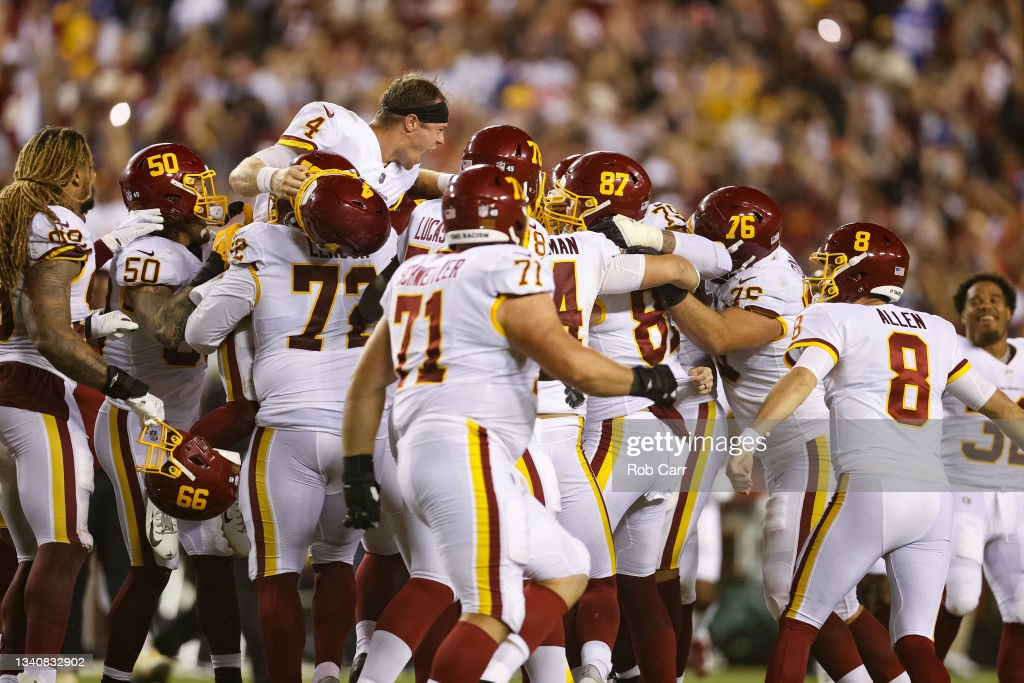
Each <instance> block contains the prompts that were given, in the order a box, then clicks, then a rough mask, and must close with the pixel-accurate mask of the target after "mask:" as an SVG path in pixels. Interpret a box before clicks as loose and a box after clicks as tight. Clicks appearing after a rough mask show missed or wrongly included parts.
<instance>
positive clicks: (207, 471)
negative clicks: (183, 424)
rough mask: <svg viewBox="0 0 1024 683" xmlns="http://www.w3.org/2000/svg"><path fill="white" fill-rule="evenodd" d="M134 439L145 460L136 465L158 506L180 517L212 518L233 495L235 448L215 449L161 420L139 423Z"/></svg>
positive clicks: (236, 476)
mask: <svg viewBox="0 0 1024 683" xmlns="http://www.w3.org/2000/svg"><path fill="white" fill-rule="evenodd" d="M138 442H139V443H140V444H142V445H144V446H146V461H145V463H144V464H143V465H138V466H136V470H138V471H139V472H142V473H143V482H144V484H145V487H146V493H147V494H148V496H149V499H150V500H152V501H153V504H154V505H156V507H157V508H159V509H160V510H161V511H163V512H165V513H167V514H169V515H171V516H172V517H177V518H179V519H187V520H204V519H211V518H213V517H216V516H217V515H219V514H221V513H222V512H224V511H225V510H227V509H228V507H230V506H231V504H232V503H234V502H235V500H237V499H238V483H239V476H240V469H241V468H240V466H241V460H240V459H239V457H238V454H236V453H231V452H230V451H219V450H216V449H214V448H212V447H211V446H210V444H209V443H208V442H207V441H206V439H204V438H202V437H199V436H195V437H193V436H191V435H187V434H182V433H181V432H179V431H178V430H176V429H175V428H174V427H171V426H170V425H168V424H167V423H165V422H159V423H158V424H157V425H154V426H143V428H142V433H141V434H140V435H139V438H138Z"/></svg>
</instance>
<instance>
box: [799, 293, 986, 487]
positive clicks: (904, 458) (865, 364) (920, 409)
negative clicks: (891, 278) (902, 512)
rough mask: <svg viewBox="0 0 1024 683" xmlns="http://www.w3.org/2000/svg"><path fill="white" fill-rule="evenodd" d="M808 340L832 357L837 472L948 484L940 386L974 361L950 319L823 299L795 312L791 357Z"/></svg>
mask: <svg viewBox="0 0 1024 683" xmlns="http://www.w3.org/2000/svg"><path fill="white" fill-rule="evenodd" d="M804 347H818V348H821V349H824V350H825V351H826V352H828V354H829V355H830V356H831V357H832V360H833V361H834V362H835V366H834V367H833V368H832V369H831V370H830V371H829V372H828V374H827V375H825V376H824V378H822V384H823V385H824V388H825V401H826V403H827V404H828V407H829V409H830V412H831V424H832V439H831V454H832V463H833V465H834V467H835V469H836V471H837V475H838V474H840V473H847V472H856V473H866V474H877V475H879V476H880V477H881V480H882V481H883V482H885V481H887V480H888V479H890V478H891V480H892V481H894V482H900V483H904V482H907V481H910V482H915V481H917V482H928V483H929V484H930V485H938V486H942V487H945V486H946V475H945V474H944V473H943V468H942V461H941V458H940V452H941V441H942V436H943V434H942V393H943V391H944V390H945V388H946V384H947V383H948V382H951V381H953V380H954V379H957V378H959V377H960V376H962V375H963V374H964V373H965V372H967V371H968V370H969V368H970V363H968V361H967V359H966V358H965V357H964V353H963V350H962V349H961V348H960V344H959V342H958V340H957V334H956V330H955V329H954V327H953V325H952V324H950V323H949V322H948V321H946V320H944V319H942V318H940V317H938V316H936V315H931V314H928V313H918V312H917V311H912V310H910V309H907V308H902V307H900V306H896V305H893V304H886V305H882V306H865V305H862V304H847V303H818V304H813V305H811V306H809V307H807V308H806V309H805V310H804V311H803V313H802V314H801V315H800V316H799V317H798V318H797V320H796V322H795V325H794V330H793V341H792V343H791V344H790V347H789V350H788V351H787V352H786V353H787V356H788V357H789V358H790V360H792V359H793V358H795V357H796V356H797V355H799V350H800V349H802V348H804ZM883 485H884V484H883ZM896 486H898V484H896ZM894 490H899V489H898V488H896V489H894Z"/></svg>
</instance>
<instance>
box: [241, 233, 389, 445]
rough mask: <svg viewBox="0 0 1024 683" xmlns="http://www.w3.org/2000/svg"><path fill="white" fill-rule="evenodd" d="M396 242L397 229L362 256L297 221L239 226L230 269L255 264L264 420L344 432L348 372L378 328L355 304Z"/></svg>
mask: <svg viewBox="0 0 1024 683" xmlns="http://www.w3.org/2000/svg"><path fill="white" fill-rule="evenodd" d="M394 250H395V233H394V231H392V232H391V236H390V237H389V238H388V241H387V243H386V244H385V245H384V247H383V248H381V249H380V250H379V251H377V252H375V253H373V254H371V255H370V256H366V257H361V258H343V257H340V256H335V255H334V254H331V253H330V252H327V251H323V250H321V249H319V248H318V247H317V246H316V245H315V244H313V243H312V242H310V241H309V239H308V238H307V237H306V235H305V233H303V232H302V230H301V229H300V228H297V227H292V226H285V225H279V224H272V223H251V224H249V225H247V226H246V227H244V228H242V229H241V230H239V231H238V233H237V234H236V235H235V239H234V242H233V243H232V248H231V269H232V270H233V269H240V268H244V269H248V271H249V272H250V273H251V274H252V276H253V277H254V278H255V280H256V282H257V292H258V294H257V300H256V302H255V305H254V306H253V308H252V334H253V342H254V344H255V346H256V356H255V360H254V364H253V383H254V385H255V388H256V398H257V400H258V401H259V402H260V409H259V413H258V415H257V417H256V423H257V424H258V425H260V426H262V427H285V428H289V427H290V428H296V427H307V428H309V429H314V430H318V431H326V432H331V433H341V412H342V409H343V407H344V403H345V394H346V392H347V390H348V382H349V378H350V376H351V374H352V369H353V368H354V367H355V364H356V361H357V360H358V358H359V351H360V349H361V348H362V347H363V346H364V345H365V344H366V340H367V339H368V338H369V335H370V332H371V331H372V329H371V327H372V326H369V325H365V324H364V323H363V322H362V320H361V319H360V318H359V316H358V312H357V311H356V305H357V304H358V302H359V297H360V296H361V294H362V289H363V288H364V287H365V286H366V285H368V284H369V283H371V282H373V281H374V280H375V279H376V277H377V273H378V272H379V271H380V270H382V269H383V268H384V267H385V266H386V265H387V264H388V262H389V261H390V260H391V257H392V256H393V255H394ZM236 272H237V271H236Z"/></svg>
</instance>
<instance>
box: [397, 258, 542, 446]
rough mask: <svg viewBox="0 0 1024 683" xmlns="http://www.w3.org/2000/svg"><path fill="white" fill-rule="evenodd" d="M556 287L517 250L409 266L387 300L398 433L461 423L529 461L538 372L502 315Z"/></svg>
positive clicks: (534, 261) (412, 262)
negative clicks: (433, 420) (514, 344)
mask: <svg viewBox="0 0 1024 683" xmlns="http://www.w3.org/2000/svg"><path fill="white" fill-rule="evenodd" d="M552 289H553V283H552V276H551V271H550V269H549V268H547V267H546V266H545V264H544V262H543V261H541V260H540V259H539V258H537V257H536V256H535V255H534V254H532V253H531V252H529V251H527V250H526V249H524V248H522V247H519V246H515V245H510V244H495V245H483V246H478V247H473V248H471V249H467V250H465V251H462V252H456V253H450V254H442V253H438V254H430V255H428V256H418V257H416V258H413V259H410V260H408V261H406V262H405V263H403V264H402V265H401V266H400V267H399V268H398V270H397V271H395V274H394V277H392V278H391V282H390V283H389V284H388V288H387V290H386V291H385V293H384V297H383V299H382V306H383V309H384V312H385V313H384V314H385V315H386V316H387V318H386V320H387V323H388V328H389V333H390V339H391V356H392V360H393V362H394V365H395V373H396V374H397V375H398V378H399V379H398V388H397V390H396V392H395V403H394V407H393V408H392V415H393V419H394V422H395V427H396V428H397V429H398V433H399V434H403V433H404V432H405V431H406V429H407V428H408V427H409V425H410V424H411V423H412V422H413V421H414V420H416V419H418V418H420V417H423V416H425V415H431V414H440V415H446V416H452V415H456V416H460V417H467V418H469V419H471V420H473V421H475V422H477V423H478V424H480V425H481V426H482V427H484V428H486V429H488V430H491V431H494V432H496V433H497V436H499V437H501V438H502V439H503V440H504V441H505V443H506V444H507V445H508V447H509V451H508V452H510V453H515V454H516V455H517V456H518V454H519V453H522V451H523V449H524V448H525V447H526V444H527V442H528V441H529V438H530V434H531V433H532V432H533V423H534V420H535V419H536V417H537V394H536V382H537V375H538V366H537V364H536V363H535V362H534V361H532V360H530V359H529V358H526V357H525V356H523V355H522V354H519V353H517V352H515V351H513V350H512V348H511V347H510V346H509V342H508V339H507V338H506V337H505V332H504V330H503V329H502V328H501V326H500V324H499V323H498V319H497V316H496V312H497V309H498V307H499V306H500V305H501V304H502V302H503V301H504V300H505V299H506V298H508V297H516V296H525V295H530V294H539V293H546V294H548V295H549V296H550V293H551V291H552Z"/></svg>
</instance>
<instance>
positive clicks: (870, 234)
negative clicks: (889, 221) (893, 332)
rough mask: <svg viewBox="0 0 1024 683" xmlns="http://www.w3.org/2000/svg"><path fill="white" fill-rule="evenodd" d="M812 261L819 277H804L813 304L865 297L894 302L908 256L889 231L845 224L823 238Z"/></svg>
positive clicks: (900, 290) (899, 292)
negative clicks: (814, 302)
mask: <svg viewBox="0 0 1024 683" xmlns="http://www.w3.org/2000/svg"><path fill="white" fill-rule="evenodd" d="M811 260H812V261H814V262H815V263H817V264H819V265H820V266H821V267H822V273H821V276H820V277H809V278H804V282H806V283H807V285H808V286H809V287H810V288H811V291H812V293H813V294H814V295H815V297H814V300H815V301H841V302H847V303H849V302H852V301H856V300H857V299H858V298H860V297H862V296H865V295H873V296H877V297H879V298H881V299H885V300H887V301H888V302H889V303H896V302H897V301H899V300H900V297H902V296H903V285H904V284H906V282H907V271H908V270H909V269H910V253H909V252H908V251H907V247H906V245H904V244H903V241H902V240H901V239H900V238H899V237H897V236H896V233H894V232H893V231H892V230H889V229H888V228H883V227H882V226H881V225H875V224H874V223H847V224H846V225H843V226H840V227H838V228H836V229H835V230H834V231H833V232H832V234H831V235H829V236H828V237H826V238H825V242H824V243H823V244H822V245H821V248H820V249H819V250H818V251H816V252H814V253H813V254H811Z"/></svg>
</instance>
